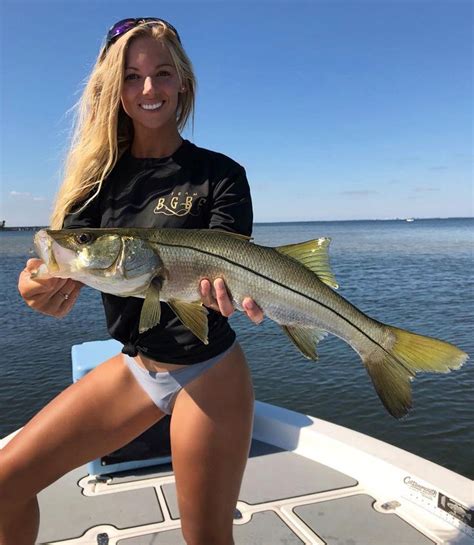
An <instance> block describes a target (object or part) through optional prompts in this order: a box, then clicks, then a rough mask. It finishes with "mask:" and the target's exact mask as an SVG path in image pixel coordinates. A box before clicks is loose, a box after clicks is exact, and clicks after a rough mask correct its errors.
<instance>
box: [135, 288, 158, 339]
mask: <svg viewBox="0 0 474 545" xmlns="http://www.w3.org/2000/svg"><path fill="white" fill-rule="evenodd" d="M160 317H161V303H160V288H159V286H158V285H157V284H156V283H153V282H152V283H151V284H150V285H149V287H148V289H147V291H146V294H145V302H144V303H143V307H142V312H141V314H140V323H139V325H138V331H139V332H140V333H144V332H145V331H148V330H149V329H151V328H152V327H155V326H156V325H157V324H159V322H160Z"/></svg>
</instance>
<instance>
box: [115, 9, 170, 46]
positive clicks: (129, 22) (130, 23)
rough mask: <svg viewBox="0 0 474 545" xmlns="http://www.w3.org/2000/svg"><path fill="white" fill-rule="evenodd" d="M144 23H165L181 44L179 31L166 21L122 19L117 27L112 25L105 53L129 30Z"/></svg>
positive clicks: (157, 19)
mask: <svg viewBox="0 0 474 545" xmlns="http://www.w3.org/2000/svg"><path fill="white" fill-rule="evenodd" d="M143 23H163V24H164V25H165V26H166V27H167V28H169V29H170V30H171V31H172V32H173V33H174V34H175V35H176V38H177V39H178V42H179V43H181V39H180V37H179V34H178V31H177V30H176V29H175V28H174V26H173V25H170V23H168V22H167V21H165V20H164V19H159V18H157V17H139V18H129V19H122V20H121V21H119V22H118V23H115V25H112V26H111V27H110V29H109V31H108V32H107V37H106V40H105V51H107V49H108V48H109V47H110V46H111V45H112V44H113V43H114V42H115V41H116V40H117V39H118V38H120V36H123V35H124V34H125V33H126V32H128V31H129V30H132V28H135V27H136V26H138V25H141V24H143Z"/></svg>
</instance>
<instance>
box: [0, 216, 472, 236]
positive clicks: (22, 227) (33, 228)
mask: <svg viewBox="0 0 474 545" xmlns="http://www.w3.org/2000/svg"><path fill="white" fill-rule="evenodd" d="M472 219H474V217H473V216H450V217H447V218H416V217H413V218H385V219H359V220H294V221H256V222H254V225H283V224H287V225H291V224H302V223H349V222H352V223H353V222H362V221H366V222H369V221H374V222H375V221H377V222H382V221H408V222H411V221H413V222H417V221H429V220H472ZM40 229H48V226H47V225H32V226H29V225H19V226H17V227H0V233H1V232H5V231H39V230H40Z"/></svg>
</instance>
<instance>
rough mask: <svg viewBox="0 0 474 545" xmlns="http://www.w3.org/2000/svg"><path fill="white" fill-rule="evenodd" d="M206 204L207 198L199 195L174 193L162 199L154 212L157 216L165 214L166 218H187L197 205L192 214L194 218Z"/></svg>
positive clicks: (181, 192)
mask: <svg viewBox="0 0 474 545" xmlns="http://www.w3.org/2000/svg"><path fill="white" fill-rule="evenodd" d="M205 202H206V198H205V197H200V196H199V195H198V194H197V193H189V192H188V191H173V192H172V193H171V194H170V195H167V196H166V197H160V198H159V199H158V202H157V204H156V206H155V209H154V210H153V212H154V213H155V214H164V215H165V216H178V217H181V216H186V215H187V214H190V213H191V209H192V208H193V205H194V204H195V203H197V205H196V206H195V208H196V209H197V210H194V211H193V212H192V214H191V215H192V216H195V215H197V214H198V213H199V208H200V207H201V206H202V205H203V204H204V203H205Z"/></svg>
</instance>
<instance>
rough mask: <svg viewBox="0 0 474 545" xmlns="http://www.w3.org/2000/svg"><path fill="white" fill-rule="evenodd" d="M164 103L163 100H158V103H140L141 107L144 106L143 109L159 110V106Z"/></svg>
mask: <svg viewBox="0 0 474 545" xmlns="http://www.w3.org/2000/svg"><path fill="white" fill-rule="evenodd" d="M162 104H163V101H162V102H157V103H156V104H140V108H142V109H143V110H158V108H160V107H161V105H162Z"/></svg>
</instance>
